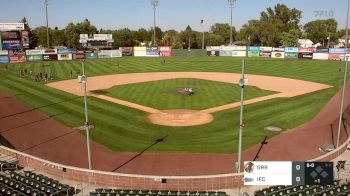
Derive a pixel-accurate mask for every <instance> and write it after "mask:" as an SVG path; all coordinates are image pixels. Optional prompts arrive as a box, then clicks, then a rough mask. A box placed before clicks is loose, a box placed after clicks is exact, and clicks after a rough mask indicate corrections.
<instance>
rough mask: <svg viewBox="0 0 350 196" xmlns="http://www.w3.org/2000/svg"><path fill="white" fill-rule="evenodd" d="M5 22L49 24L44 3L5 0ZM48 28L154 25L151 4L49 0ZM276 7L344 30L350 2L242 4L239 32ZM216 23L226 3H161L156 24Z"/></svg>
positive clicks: (224, 15)
mask: <svg viewBox="0 0 350 196" xmlns="http://www.w3.org/2000/svg"><path fill="white" fill-rule="evenodd" d="M1 1H2V3H1V11H0V22H18V20H20V19H21V18H22V17H26V18H27V19H28V20H29V25H30V26H31V27H32V28H33V27H38V26H43V25H45V4H44V0H1ZM48 3H49V7H48V10H49V26H50V27H56V26H57V27H59V28H63V27H65V26H66V25H67V24H68V22H80V21H82V20H83V19H85V18H87V19H89V20H90V21H91V22H92V24H93V25H95V26H96V27H97V28H98V29H100V28H104V29H116V28H124V27H128V28H130V29H138V28H140V27H144V28H147V29H148V28H150V27H152V26H153V10H152V7H151V1H150V0H124V1H122V0H48ZM277 3H283V4H286V5H287V6H288V7H290V8H294V7H295V8H297V9H299V10H301V11H303V18H302V24H305V23H306V22H308V21H311V20H316V19H327V18H330V17H334V18H335V19H336V20H337V21H338V28H344V27H345V18H346V8H347V0H237V3H236V6H235V8H234V14H233V20H234V22H233V24H234V26H236V27H238V28H240V27H241V26H242V25H243V24H244V23H246V22H247V21H248V20H250V19H258V18H259V16H260V12H262V11H264V10H266V8H267V7H271V6H274V5H276V4H277ZM201 19H204V22H205V28H206V29H208V28H209V27H210V25H213V24H214V23H217V22H218V23H229V22H230V9H229V7H228V3H227V0H159V4H158V8H157V11H156V24H157V26H159V27H161V28H162V30H167V29H176V30H183V29H185V28H186V26H187V25H190V26H191V27H192V28H193V29H195V30H200V20H201Z"/></svg>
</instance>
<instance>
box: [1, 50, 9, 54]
mask: <svg viewBox="0 0 350 196" xmlns="http://www.w3.org/2000/svg"><path fill="white" fill-rule="evenodd" d="M8 54H9V51H8V50H0V55H8Z"/></svg>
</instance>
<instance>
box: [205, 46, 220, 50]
mask: <svg viewBox="0 0 350 196" xmlns="http://www.w3.org/2000/svg"><path fill="white" fill-rule="evenodd" d="M206 49H207V51H220V46H207V47H206Z"/></svg>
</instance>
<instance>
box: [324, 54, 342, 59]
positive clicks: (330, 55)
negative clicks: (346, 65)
mask: <svg viewBox="0 0 350 196" xmlns="http://www.w3.org/2000/svg"><path fill="white" fill-rule="evenodd" d="M328 59H329V60H333V61H343V60H344V54H328Z"/></svg>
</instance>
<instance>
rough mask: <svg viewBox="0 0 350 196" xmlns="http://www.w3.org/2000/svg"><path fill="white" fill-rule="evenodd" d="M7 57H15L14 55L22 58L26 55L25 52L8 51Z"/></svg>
mask: <svg viewBox="0 0 350 196" xmlns="http://www.w3.org/2000/svg"><path fill="white" fill-rule="evenodd" d="M9 55H10V56H16V55H19V56H24V55H26V52H24V50H9Z"/></svg>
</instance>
